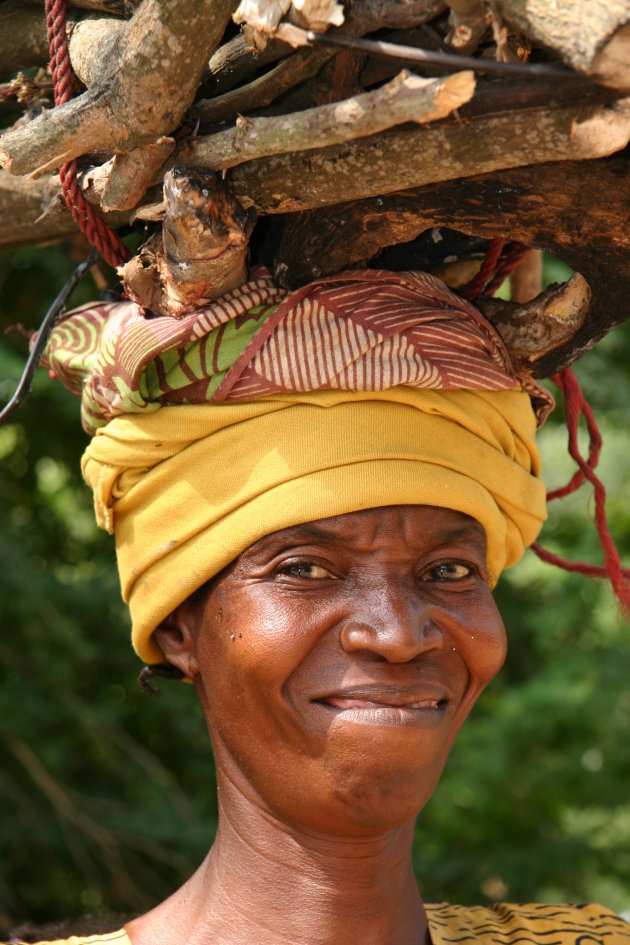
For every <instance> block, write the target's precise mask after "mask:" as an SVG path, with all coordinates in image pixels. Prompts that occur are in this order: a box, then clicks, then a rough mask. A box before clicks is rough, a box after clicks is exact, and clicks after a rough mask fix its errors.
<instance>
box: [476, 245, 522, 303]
mask: <svg viewBox="0 0 630 945" xmlns="http://www.w3.org/2000/svg"><path fill="white" fill-rule="evenodd" d="M529 250H530V247H529V246H525V244H524V243H510V244H509V245H508V247H507V248H506V250H505V252H504V253H503V255H502V257H501V259H500V260H499V263H498V265H497V268H496V271H495V273H494V276H493V277H492V279H491V280H490V282H489V283H488V285H487V286H486V288H485V295H494V293H495V292H497V291H498V290H499V289H500V288H501V286H502V285H503V283H504V282H505V280H506V279H507V278H508V276H511V275H512V273H513V272H514V270H515V269H516V268H517V267H518V266H520V264H521V263H522V262H523V260H524V259H525V257H526V256H527V254H528V252H529Z"/></svg>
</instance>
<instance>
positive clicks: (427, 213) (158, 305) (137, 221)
mask: <svg viewBox="0 0 630 945" xmlns="http://www.w3.org/2000/svg"><path fill="white" fill-rule="evenodd" d="M68 3H69V7H68V11H67V27H66V28H67V35H68V40H69V52H70V61H71V65H72V70H73V82H74V86H75V91H76V95H75V96H74V97H73V98H72V99H71V101H69V102H68V103H67V104H65V105H62V106H59V107H57V108H53V107H52V83H51V80H50V76H49V74H47V73H46V71H45V69H46V63H47V61H48V47H47V40H46V26H45V17H44V4H43V0H29V2H24V0H5V2H4V3H2V4H0V69H1V70H2V72H1V74H0V79H1V80H2V81H3V83H4V84H3V85H1V86H0V114H1V115H2V116H3V117H4V123H5V125H6V126H7V130H6V131H5V132H4V133H3V134H2V136H1V137H0V164H2V166H3V167H4V168H5V170H4V171H2V172H0V245H2V246H4V247H5V248H12V247H16V246H20V245H25V244H29V243H43V242H50V241H52V240H56V239H60V238H62V237H63V236H65V235H68V234H69V233H72V232H73V231H74V230H75V228H76V227H75V224H74V222H73V221H72V219H71V217H70V215H69V213H68V211H67V209H66V208H65V204H64V203H63V201H62V198H61V196H60V190H59V184H58V179H57V176H56V171H57V168H58V167H59V166H60V165H61V164H63V163H65V162H68V161H71V160H73V159H77V160H78V162H79V169H80V173H79V181H80V185H81V187H82V190H83V193H84V194H85V196H86V197H87V199H88V200H89V201H90V203H92V204H94V205H95V206H97V207H98V208H99V209H100V212H101V213H102V215H103V216H104V217H105V218H106V219H107V220H108V221H109V222H110V224H111V225H112V226H115V227H116V226H120V225H122V224H125V225H129V224H132V225H134V226H135V227H136V228H141V229H142V231H143V234H144V236H146V242H145V243H144V245H143V247H142V249H141V250H140V253H139V254H138V255H137V256H136V257H135V258H134V260H132V263H130V264H128V267H131V268H127V270H126V272H125V273H124V276H125V280H126V282H127V284H128V291H129V292H130V294H132V295H133V296H134V297H137V298H138V299H139V300H140V301H141V302H142V303H143V304H145V305H146V307H147V308H148V309H149V310H151V311H154V312H157V313H162V314H163V313H168V314H173V315H175V316H176V317H177V316H178V315H179V314H181V313H182V312H185V311H188V310H190V306H191V305H193V306H194V305H195V304H197V303H198V302H199V300H201V301H203V300H204V299H207V298H211V297H213V294H214V295H216V294H218V292H219V291H226V287H227V288H229V287H231V286H232V285H234V284H237V283H238V281H239V280H241V279H242V278H243V277H244V272H245V268H244V267H245V265H246V262H247V253H248V244H249V252H250V253H251V258H252V260H253V261H254V262H262V263H265V264H266V265H268V266H270V268H271V269H272V272H273V274H274V277H275V278H276V279H277V280H278V282H279V283H281V284H283V285H285V286H291V287H292V286H298V285H301V284H303V283H305V282H308V281H310V280H312V279H313V278H316V277H318V276H320V275H327V274H330V273H333V272H336V271H339V270H341V269H343V268H347V267H348V266H363V265H383V266H384V267H385V268H388V267H389V268H422V269H429V270H431V271H434V272H437V273H438V274H439V275H441V276H442V277H443V278H445V280H446V281H447V282H449V283H450V284H451V285H454V286H458V285H461V284H462V283H463V282H465V281H467V279H469V278H471V276H472V275H473V274H474V272H475V271H476V269H477V268H478V267H479V264H480V260H481V258H482V257H483V253H484V249H485V246H486V244H487V240H488V239H490V238H491V237H497V236H503V237H505V238H507V239H509V240H516V241H519V242H522V243H525V244H526V245H528V246H533V247H536V248H537V249H539V250H542V249H547V250H550V251H551V252H553V253H555V254H556V255H557V256H559V257H560V258H562V259H563V260H565V261H566V262H567V263H568V264H569V265H570V266H571V267H572V268H573V269H574V270H576V271H577V272H578V273H580V274H581V277H583V278H580V277H575V278H574V279H573V280H572V281H571V282H570V283H569V284H568V285H567V286H564V287H561V288H558V289H553V290H551V291H550V292H547V294H546V295H544V296H541V297H540V298H537V299H535V300H534V301H533V302H530V303H529V305H528V306H525V307H523V306H519V307H518V309H515V308H512V309H509V308H508V309H506V308H505V307H501V308H500V309H499V308H497V306H496V304H495V307H494V308H493V307H492V306H490V305H488V306H486V310H487V313H488V317H491V318H493V319H495V320H496V321H497V323H498V324H501V325H503V327H504V330H505V332H506V333H507V334H510V332H511V333H512V334H513V335H514V337H515V338H517V342H515V345H516V347H515V349H514V350H517V349H518V351H520V354H517V360H518V358H520V359H521V363H522V364H526V365H527V366H528V367H529V369H530V370H531V371H532V373H533V374H534V375H536V376H546V375H548V374H549V373H551V372H552V371H553V370H556V369H558V368H559V367H562V366H564V365H566V364H567V363H569V362H570V361H571V360H573V359H574V358H575V357H576V356H577V355H578V354H579V353H581V352H582V351H583V350H585V348H586V347H588V346H589V345H590V344H592V343H593V342H594V341H595V340H597V339H598V338H599V337H601V336H602V334H604V333H605V332H606V331H607V330H608V329H609V328H610V327H612V326H613V325H614V324H616V323H617V322H619V321H621V320H623V319H624V318H626V317H627V315H628V314H630V313H629V312H628V310H627V297H628V293H629V291H630V270H629V267H628V263H627V258H628V257H627V251H628V248H629V245H630V232H629V230H628V226H627V220H628V218H629V214H630V178H629V176H628V174H627V170H628V159H627V156H626V155H625V154H624V153H622V152H623V149H624V148H625V147H626V144H627V142H628V140H629V139H630V0H554V2H553V3H552V2H550V0H451V2H448V3H444V2H442V0H354V2H346V3H341V2H338V0H241V2H240V4H239V5H238V6H237V5H236V3H235V2H234V0H142V2H139V0H72V5H71V6H70V0H68ZM624 90H625V91H624ZM611 155H614V156H611ZM174 169H175V170H174ZM169 172H170V173H169ZM165 175H168V177H167V186H166V187H163V181H164V178H165ZM255 221H257V222H255ZM254 223H255V227H254ZM252 230H253V233H252ZM250 237H251V241H250ZM208 262H209V263H210V268H209V269H207V268H206V266H205V263H208ZM533 284H534V285H535V279H534V283H533ZM134 293H135V294H134ZM529 295H531V290H530V291H529ZM522 297H523V298H525V299H526V298H527V297H528V293H527V291H525V290H524V293H523V295H522ZM482 304H483V303H482ZM519 346H520V347H519Z"/></svg>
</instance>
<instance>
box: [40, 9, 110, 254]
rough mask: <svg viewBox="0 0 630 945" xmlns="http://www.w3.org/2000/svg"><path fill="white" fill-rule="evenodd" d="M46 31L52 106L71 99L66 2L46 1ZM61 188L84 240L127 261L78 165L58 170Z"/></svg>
mask: <svg viewBox="0 0 630 945" xmlns="http://www.w3.org/2000/svg"><path fill="white" fill-rule="evenodd" d="M46 31H47V34H48V48H49V50H50V70H51V72H52V77H53V87H54V91H55V105H63V104H65V102H67V101H69V99H70V98H71V97H72V73H71V70H70V56H69V54H68V39H67V37H66V4H65V0H46ZM59 178H60V180H61V189H62V192H63V196H64V198H65V201H66V204H67V206H68V210H69V211H70V213H71V214H72V217H73V218H74V220H75V221H76V222H77V223H78V225H79V226H80V228H81V230H82V231H83V232H84V233H85V235H86V237H87V238H88V240H89V241H90V243H91V244H92V246H95V247H96V248H97V249H98V251H99V253H100V254H101V255H102V256H103V257H104V258H105V260H106V261H107V262H108V263H109V265H110V266H113V267H114V268H115V267H116V266H120V265H122V264H123V263H124V262H125V261H126V260H127V259H129V253H128V252H127V247H126V246H125V244H124V243H123V242H122V240H121V239H120V238H119V237H118V236H117V235H116V234H115V233H114V231H113V230H112V229H111V227H109V226H108V225H107V223H105V221H104V220H102V219H101V217H99V215H98V214H97V213H96V211H95V210H94V208H93V207H92V206H91V205H90V204H89V203H88V202H87V200H86V199H85V197H84V196H83V193H82V191H81V188H80V187H79V183H78V181H77V162H76V161H70V162H68V163H67V164H63V165H62V166H61V167H60V168H59Z"/></svg>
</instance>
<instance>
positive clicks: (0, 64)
mask: <svg viewBox="0 0 630 945" xmlns="http://www.w3.org/2000/svg"><path fill="white" fill-rule="evenodd" d="M48 58H49V57H48V40H47V39H46V20H45V17H44V10H43V6H42V8H41V9H39V10H38V9H36V8H34V7H25V6H24V4H23V3H22V0H8V2H7V3H3V4H2V6H1V7H0V75H1V76H2V77H6V76H9V75H11V73H12V72H16V71H17V70H18V69H26V68H28V67H29V66H41V65H45V64H46V63H47V62H48Z"/></svg>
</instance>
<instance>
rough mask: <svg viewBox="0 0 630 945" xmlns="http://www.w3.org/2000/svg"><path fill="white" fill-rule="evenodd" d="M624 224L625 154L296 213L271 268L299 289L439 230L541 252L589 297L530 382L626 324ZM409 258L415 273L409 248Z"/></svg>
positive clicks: (629, 166)
mask: <svg viewBox="0 0 630 945" xmlns="http://www.w3.org/2000/svg"><path fill="white" fill-rule="evenodd" d="M612 194H614V200H613V199H611V195H612ZM629 216H630V159H629V158H628V156H627V155H625V154H624V155H618V156H615V157H611V158H608V159H606V160H603V161H586V162H584V161H582V162H580V161H567V162H564V163H561V164H544V165H541V166H539V167H522V168H516V169H512V170H505V171H501V172H498V173H495V174H488V175H483V176H479V177H470V178H468V179H466V180H453V181H446V182H443V183H439V184H430V185H428V186H426V187H423V188H421V189H419V190H415V191H408V192H407V193H399V194H392V195H390V196H383V197H378V198H375V199H371V200H361V201H358V202H356V203H349V204H345V205H342V206H340V207H337V208H335V213H334V214H331V213H330V211H329V210H326V209H323V210H316V211H313V212H312V213H309V214H299V215H296V217H295V218H294V219H293V220H292V221H291V224H290V225H289V226H288V227H287V228H286V229H285V235H284V239H283V241H282V243H281V246H280V249H279V251H278V254H277V257H276V265H277V266H281V267H282V270H283V272H284V275H285V280H286V282H287V283H288V284H303V283H304V282H308V281H309V280H310V279H313V278H315V277H316V276H319V275H327V274H329V273H332V272H337V271H338V270H339V269H343V268H344V267H347V266H350V265H353V264H354V263H356V262H358V261H360V260H366V259H368V260H369V259H373V258H374V257H376V256H378V254H379V253H380V252H381V251H382V250H383V249H384V248H385V247H388V246H391V245H393V244H395V243H407V242H409V241H412V240H414V239H415V238H416V237H417V236H418V234H420V233H422V232H423V231H425V230H428V229H430V228H432V227H436V226H437V227H439V226H445V227H451V228H453V229H455V230H459V231H460V232H462V233H467V234H470V235H471V236H485V237H488V238H490V237H493V236H505V237H508V238H510V239H515V240H519V241H521V242H523V243H525V244H526V245H529V246H536V247H538V248H540V249H547V250H549V251H550V252H552V253H554V254H555V255H556V256H558V257H559V258H560V259H563V260H564V261H565V262H566V263H567V264H568V265H569V266H571V267H572V268H573V269H575V270H576V271H578V272H580V273H581V274H582V275H583V276H584V278H585V279H586V281H587V282H588V284H589V287H590V289H591V293H592V300H591V305H590V308H589V311H588V315H587V318H586V320H585V322H584V325H583V326H582V328H580V329H579V330H578V332H577V334H576V335H575V337H574V338H573V339H572V340H571V341H570V342H568V343H566V344H563V345H562V346H560V347H559V348H557V349H556V350H555V351H553V352H552V353H551V354H549V355H544V356H543V357H541V358H540V360H538V361H535V362H534V363H533V365H532V371H533V373H534V375H535V376H536V377H548V376H549V375H550V374H552V373H554V371H556V370H559V369H560V368H561V367H564V366H566V365H567V364H569V363H571V362H572V361H573V360H575V359H576V358H577V357H579V356H580V355H581V354H582V353H583V352H584V351H586V350H588V348H589V347H591V346H592V345H593V344H594V342H595V341H597V340H598V339H599V338H601V337H602V335H604V334H606V332H607V331H609V330H610V328H612V327H613V326H614V325H616V324H618V323H619V322H622V321H625V319H627V318H628V317H629V316H630V309H629V308H628V298H629V297H630V270H629V268H628V258H629V254H630V231H629V230H628V226H627V220H628V219H629ZM291 246H293V247H295V249H294V250H293V251H291V249H290V247H291ZM298 247H299V250H298ZM408 259H409V263H408V264H410V265H413V251H412V249H410V251H409V253H408Z"/></svg>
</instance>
